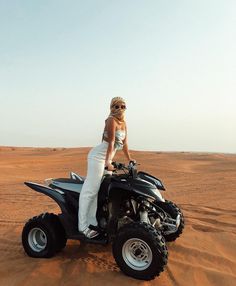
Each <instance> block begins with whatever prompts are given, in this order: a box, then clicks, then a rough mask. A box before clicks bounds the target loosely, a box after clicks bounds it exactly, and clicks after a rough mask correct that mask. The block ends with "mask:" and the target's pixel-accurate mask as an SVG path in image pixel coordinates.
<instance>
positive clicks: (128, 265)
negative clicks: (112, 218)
mask: <svg viewBox="0 0 236 286" xmlns="http://www.w3.org/2000/svg"><path fill="white" fill-rule="evenodd" d="M112 250H113V256H114V258H115V260H116V263H117V265H118V266H119V267H120V269H121V270H122V271H123V272H124V273H125V274H126V275H128V276H131V277H134V278H136V279H142V280H151V279H154V278H155V277H156V276H158V275H159V274H160V273H161V272H162V271H163V270H164V267H165V265H166V264H167V257H168V251H167V248H166V245H165V240H164V238H163V236H162V235H161V233H160V232H158V231H157V230H156V229H155V228H153V227H152V226H151V225H149V224H147V223H144V222H134V223H130V224H128V225H125V226H123V227H122V228H120V229H119V231H118V233H117V236H116V238H115V240H114V243H113V245H112Z"/></svg>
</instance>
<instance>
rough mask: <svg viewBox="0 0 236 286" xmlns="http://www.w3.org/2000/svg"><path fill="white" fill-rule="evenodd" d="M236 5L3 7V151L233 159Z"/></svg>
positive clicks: (71, 1)
mask: <svg viewBox="0 0 236 286" xmlns="http://www.w3.org/2000/svg"><path fill="white" fill-rule="evenodd" d="M235 11H236V1H235V0H197V1H195V0H142V1H141V0H116V1H115V0H88V1H80V0H64V1H62V0H40V1H32V0H24V1H22V0H18V1H16V0H11V1H7V0H0V146H33V147H85V146H89V147H92V146H95V145H97V144H99V143H100V142H101V137H102V132H103V128H104V120H105V119H106V118H107V116H108V115H109V105H110V101H111V99H112V98H113V97H115V96H121V97H123V98H124V99H125V100H126V104H127V110H126V121H127V125H128V142H129V148H130V149H132V150H150V151H186V152H187V151H196V152H223V153H236V132H235V131H236V126H235V125H236V112H235V109H236V52H235V51H236V17H235Z"/></svg>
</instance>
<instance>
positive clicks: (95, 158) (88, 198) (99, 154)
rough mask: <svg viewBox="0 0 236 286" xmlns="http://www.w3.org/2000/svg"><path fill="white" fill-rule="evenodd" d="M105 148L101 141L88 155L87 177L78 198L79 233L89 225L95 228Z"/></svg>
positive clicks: (104, 143) (106, 146)
mask: <svg viewBox="0 0 236 286" xmlns="http://www.w3.org/2000/svg"><path fill="white" fill-rule="evenodd" d="M107 148H108V143H107V142H106V141H103V142H102V143H101V144H99V145H98V146H96V147H94V148H93V149H91V150H90V152H89V154H88V168H87V176H86V179H85V181H84V184H83V187H82V189H81V192H80V197H79V212H78V228H79V231H84V230H85V229H86V228H87V227H88V226H89V225H90V224H92V225H95V226H96V225H97V224H98V223H97V219H96V212H97V197H98V191H99V188H100V185H101V181H102V178H103V174H104V167H105V158H106V153H107ZM114 155H115V151H114V154H113V156H114ZM113 156H112V157H113Z"/></svg>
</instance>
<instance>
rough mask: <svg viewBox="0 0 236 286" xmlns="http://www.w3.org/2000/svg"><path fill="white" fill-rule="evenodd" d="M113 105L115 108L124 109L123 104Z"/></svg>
mask: <svg viewBox="0 0 236 286" xmlns="http://www.w3.org/2000/svg"><path fill="white" fill-rule="evenodd" d="M114 107H115V109H119V108H121V109H126V106H125V105H115V106H114Z"/></svg>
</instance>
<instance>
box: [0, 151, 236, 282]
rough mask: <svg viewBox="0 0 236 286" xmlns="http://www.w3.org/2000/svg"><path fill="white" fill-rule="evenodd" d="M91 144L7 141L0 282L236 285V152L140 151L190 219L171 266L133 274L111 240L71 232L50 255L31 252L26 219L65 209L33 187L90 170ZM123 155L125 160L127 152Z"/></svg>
mask: <svg viewBox="0 0 236 286" xmlns="http://www.w3.org/2000/svg"><path fill="white" fill-rule="evenodd" d="M88 150H89V148H78V149H76V148H71V149H64V148H57V149H55V148H54V149H53V148H13V147H0V210H1V211H0V285H1V286H5V285H6V286H9V285H17V286H18V285H24V286H28V285H29V286H32V285H33V286H38V285H42V286H46V285H68V286H69V285H70V286H76V285H79V286H80V285H83V286H84V285H96V286H99V285H102V286H105V285H114V286H115V285H122V286H125V285H127V286H128V285H129V286H131V285H136V286H137V285H142V286H144V285H145V286H147V285H162V286H169V285H170V286H172V285H177V286H184V285H186V286H193V285H201V286H208V285H214V286H215V285H216V286H233V285H236V228H235V227H236V155H226V154H206V153H162V152H135V151H133V152H132V155H133V157H134V158H135V159H136V160H137V161H138V162H139V163H140V164H141V165H140V166H139V169H140V170H144V171H147V172H150V173H152V174H153V175H155V176H157V177H159V178H161V180H162V181H163V182H164V184H165V186H166V188H167V192H165V193H164V196H165V198H167V199H170V200H172V201H174V202H175V203H176V204H178V205H179V206H180V207H181V208H182V210H183V212H184V215H185V219H186V227H185V230H184V233H183V234H182V236H181V237H180V238H179V239H177V241H176V242H172V243H168V244H167V246H168V250H169V261H168V265H167V267H166V269H165V271H164V272H163V273H162V274H161V275H160V276H159V277H157V278H156V279H155V280H152V281H147V282H145V281H139V280H135V279H133V278H130V277H127V276H125V275H124V274H123V273H122V272H120V270H119V269H118V267H117V266H116V264H115V261H114V259H113V257H112V253H111V246H100V245H85V244H80V243H79V242H78V241H72V240H69V241H68V243H67V246H66V248H65V249H64V250H63V251H62V252H61V253H59V254H58V255H56V256H55V257H53V258H50V259H35V258H30V257H28V256H27V255H26V254H25V253H24V250H23V248H22V245H21V231H22V228H23V226H24V224H25V222H26V221H27V220H28V219H29V218H31V217H32V216H35V215H38V214H40V213H42V212H54V213H58V212H59V209H58V207H57V205H55V203H54V201H52V200H51V199H50V198H48V197H46V196H44V195H41V194H39V193H36V192H34V191H33V190H30V189H29V188H27V187H26V186H25V185H24V184H23V182H24V181H35V182H38V183H42V182H43V181H44V179H45V178H48V177H67V176H68V174H69V172H70V171H75V172H77V173H79V174H81V175H86V155H87V152H88ZM116 159H117V161H123V156H122V154H119V155H118V156H117V158H116Z"/></svg>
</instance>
